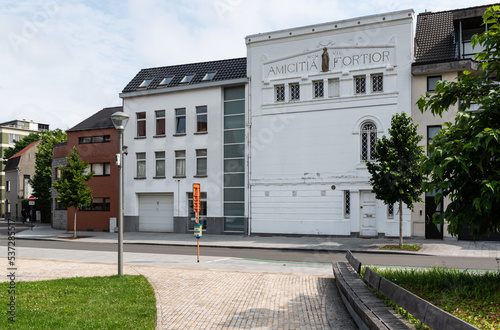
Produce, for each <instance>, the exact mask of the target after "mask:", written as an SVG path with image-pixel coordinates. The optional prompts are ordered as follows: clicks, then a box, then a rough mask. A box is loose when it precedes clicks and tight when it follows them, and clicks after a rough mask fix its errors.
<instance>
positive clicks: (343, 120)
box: [246, 10, 414, 237]
mask: <svg viewBox="0 0 500 330" xmlns="http://www.w3.org/2000/svg"><path fill="white" fill-rule="evenodd" d="M413 16H414V14H413V10H405V11H398V12H393V13H387V14H382V15H375V16H367V17H361V18H356V19H350V20H345V21H338V22H331V23H326V24H319V25H314V26H306V27H300V28H294V29H290V30H283V31H276V32H270V33H263V34H258V35H251V36H248V37H246V44H247V58H248V67H247V74H248V78H249V95H248V104H249V113H248V131H249V140H248V146H247V155H248V162H249V167H248V189H249V199H248V204H247V205H248V208H249V209H248V215H249V223H250V228H249V230H250V233H251V234H259V233H266V234H301V235H303V234H307V235H342V236H362V237H378V236H398V235H399V214H398V213H397V207H393V206H392V205H390V206H388V205H385V204H384V203H383V202H382V201H380V200H376V198H375V194H374V193H373V192H372V187H371V186H370V184H369V178H370V175H369V173H368V170H367V168H366V161H369V160H372V153H373V151H374V146H375V142H376V138H377V137H378V138H380V137H381V136H382V135H385V134H387V130H388V128H390V121H391V117H392V115H394V114H395V113H400V112H402V111H405V112H406V113H408V114H410V111H411V63H412V59H413ZM403 215H404V230H403V231H404V235H405V236H410V234H411V216H410V211H409V210H408V209H406V208H404V212H403Z"/></svg>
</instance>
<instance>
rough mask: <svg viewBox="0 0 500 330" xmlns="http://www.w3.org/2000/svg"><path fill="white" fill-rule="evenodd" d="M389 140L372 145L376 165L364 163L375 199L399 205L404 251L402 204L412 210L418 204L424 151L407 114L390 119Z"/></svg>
mask: <svg viewBox="0 0 500 330" xmlns="http://www.w3.org/2000/svg"><path fill="white" fill-rule="evenodd" d="M389 135H390V138H387V137H386V136H383V137H382V138H381V139H378V141H377V143H376V145H375V154H374V157H375V159H376V162H367V163H366V166H367V168H368V172H370V174H371V179H370V184H371V185H372V186H373V192H375V195H376V196H377V198H378V199H380V200H383V201H384V202H385V203H386V204H395V203H398V204H399V247H400V248H402V247H403V203H405V204H406V206H407V207H408V208H410V209H411V210H413V203H414V202H418V201H421V198H420V195H421V194H422V191H423V188H422V183H423V180H424V177H423V175H422V174H421V172H420V161H421V159H422V157H423V147H421V146H419V145H418V143H419V142H420V140H422V136H420V135H418V134H417V126H416V125H415V124H414V123H413V119H412V118H411V117H408V116H407V115H406V113H404V112H403V113H401V114H395V115H394V116H392V120H391V128H390V129H389Z"/></svg>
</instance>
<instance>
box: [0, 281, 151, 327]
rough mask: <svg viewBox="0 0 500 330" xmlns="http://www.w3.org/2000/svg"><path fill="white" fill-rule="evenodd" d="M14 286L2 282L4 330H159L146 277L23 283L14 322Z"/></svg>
mask: <svg viewBox="0 0 500 330" xmlns="http://www.w3.org/2000/svg"><path fill="white" fill-rule="evenodd" d="M8 288H9V284H8V283H7V282H3V283H0V292H2V294H0V297H2V298H1V299H0V301H1V303H0V305H1V306H3V307H2V308H3V311H2V313H1V314H0V315H2V317H1V318H0V329H154V328H155V324H156V300H155V295H154V291H153V288H152V287H151V285H150V284H149V282H148V281H147V279H146V278H145V277H144V276H137V275H122V276H117V275H115V276H109V277H75V278H68V279H58V280H48V281H37V282H18V283H16V292H15V295H14V296H15V298H16V299H15V301H16V306H15V322H12V321H10V320H9V319H8V318H9V317H10V315H9V314H8V313H7V310H8V305H7V303H8V301H9V300H10V296H11V294H10V293H8Z"/></svg>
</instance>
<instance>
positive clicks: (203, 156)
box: [196, 149, 208, 177]
mask: <svg viewBox="0 0 500 330" xmlns="http://www.w3.org/2000/svg"><path fill="white" fill-rule="evenodd" d="M202 160H205V169H203V168H202V166H201V165H200V163H201V161H202ZM207 175H208V157H207V149H196V176H203V177H205V176H207Z"/></svg>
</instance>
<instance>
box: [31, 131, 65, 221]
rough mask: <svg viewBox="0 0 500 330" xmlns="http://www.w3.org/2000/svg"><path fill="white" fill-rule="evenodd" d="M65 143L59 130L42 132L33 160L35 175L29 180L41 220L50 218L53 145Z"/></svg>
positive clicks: (62, 133) (63, 133)
mask: <svg viewBox="0 0 500 330" xmlns="http://www.w3.org/2000/svg"><path fill="white" fill-rule="evenodd" d="M62 142H66V133H65V132H63V131H61V130H60V129H56V130H53V131H47V132H42V134H41V141H40V144H38V148H37V153H36V159H35V167H36V168H35V175H34V176H33V178H32V179H31V180H30V183H31V186H32V187H33V196H35V197H36V198H37V204H36V206H37V208H38V209H40V211H41V213H42V219H48V220H49V221H48V222H50V217H51V199H52V196H51V191H50V189H51V187H52V159H53V158H54V157H53V155H54V154H53V149H54V145H55V144H57V143H62Z"/></svg>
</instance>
